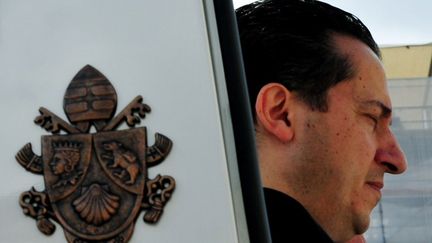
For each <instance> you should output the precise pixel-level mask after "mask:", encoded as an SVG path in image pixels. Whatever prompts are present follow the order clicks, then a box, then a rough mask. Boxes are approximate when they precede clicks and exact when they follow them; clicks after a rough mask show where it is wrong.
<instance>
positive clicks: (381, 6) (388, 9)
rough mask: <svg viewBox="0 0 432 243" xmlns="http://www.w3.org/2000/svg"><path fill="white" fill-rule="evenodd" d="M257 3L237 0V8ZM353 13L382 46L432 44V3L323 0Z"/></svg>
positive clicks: (416, 1) (427, 1)
mask: <svg viewBox="0 0 432 243" xmlns="http://www.w3.org/2000/svg"><path fill="white" fill-rule="evenodd" d="M251 2H253V0H233V3H234V7H235V8H238V7H240V6H242V5H245V4H248V3H251ZM323 2H327V3H329V4H331V5H334V6H336V7H339V8H341V9H343V10H345V11H348V12H351V13H353V14H354V15H356V16H357V17H359V18H360V19H361V20H362V21H363V23H364V24H365V25H366V26H367V27H368V28H369V30H370V31H371V32H372V35H373V36H374V38H375V40H376V42H377V43H378V44H379V45H381V46H382V45H411V44H426V43H432V17H431V15H432V1H431V0H410V1H408V0H403V1H394V0H323Z"/></svg>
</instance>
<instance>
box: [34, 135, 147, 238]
mask: <svg viewBox="0 0 432 243" xmlns="http://www.w3.org/2000/svg"><path fill="white" fill-rule="evenodd" d="M145 136H146V131H145V128H137V129H130V130H124V131H110V132H100V133H96V134H77V135H67V136H62V135H57V136H44V137H43V138H42V146H43V151H44V154H43V163H44V166H43V167H44V175H45V186H46V188H47V193H48V197H49V199H50V201H51V202H52V207H53V210H54V212H55V214H56V217H57V219H58V220H59V221H60V222H61V224H62V225H63V226H64V228H65V229H66V230H67V231H68V232H69V233H70V234H72V235H74V236H77V237H80V238H84V239H89V240H93V239H94V240H96V239H97V240H100V239H109V238H112V237H114V236H116V235H118V234H121V233H122V232H123V231H125V230H129V229H130V228H131V226H132V225H133V222H134V219H135V218H136V215H137V213H138V212H139V211H140V209H141V203H142V200H143V195H144V189H145V186H144V185H145V178H146V176H147V175H146V167H145V162H146V161H145V149H146V137H145Z"/></svg>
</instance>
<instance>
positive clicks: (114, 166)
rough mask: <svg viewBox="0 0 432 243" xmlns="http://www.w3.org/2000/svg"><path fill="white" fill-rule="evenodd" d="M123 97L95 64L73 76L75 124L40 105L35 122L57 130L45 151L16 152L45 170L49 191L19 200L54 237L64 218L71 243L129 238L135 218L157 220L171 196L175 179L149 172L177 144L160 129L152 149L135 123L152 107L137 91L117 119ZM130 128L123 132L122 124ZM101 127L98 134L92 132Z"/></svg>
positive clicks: (69, 108) (68, 99) (33, 168)
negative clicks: (118, 103)
mask: <svg viewBox="0 0 432 243" xmlns="http://www.w3.org/2000/svg"><path fill="white" fill-rule="evenodd" d="M116 106H117V94H116V92H115V90H114V87H113V86H112V85H111V83H110V82H109V81H108V79H107V78H106V77H105V76H104V75H103V74H102V73H100V72H99V71H98V70H96V69H95V68H93V67H92V66H90V65H87V66H85V67H84V68H82V69H81V70H80V71H79V72H78V73H77V74H76V76H75V77H74V78H73V79H72V81H71V82H70V84H69V87H68V88H67V89H66V93H65V96H64V103H63V108H64V111H65V113H66V115H67V118H68V119H69V121H70V123H67V122H66V121H64V120H62V119H61V118H60V117H58V116H56V115H55V114H53V113H52V112H50V111H49V110H47V109H45V108H40V110H39V112H40V115H39V116H38V117H36V119H35V123H36V124H38V125H40V126H41V127H43V128H45V129H46V130H47V131H49V132H51V133H52V134H53V135H49V136H42V155H41V156H38V155H36V154H35V153H34V152H33V151H32V147H31V144H30V143H28V144H26V145H25V146H24V147H23V148H22V149H21V150H20V151H19V152H18V153H17V155H16V159H17V161H18V162H19V163H20V164H21V165H22V166H23V167H24V168H25V169H26V170H28V171H30V172H32V173H35V174H42V175H43V176H44V180H45V190H44V191H41V192H39V191H36V190H35V189H34V188H32V189H31V190H30V191H27V192H24V193H22V194H21V197H20V205H21V207H22V208H23V212H24V214H26V215H28V216H30V217H32V218H34V219H35V220H36V225H37V227H38V229H39V230H40V231H41V232H42V233H44V234H46V235H51V234H52V233H53V232H54V230H55V225H54V224H53V222H52V220H53V221H56V222H57V223H59V224H60V225H61V226H62V227H63V229H64V233H65V236H66V239H67V241H68V242H73V243H81V242H112V243H114V242H115V243H121V242H127V241H128V240H129V239H130V237H131V236H132V232H133V229H134V224H135V221H136V219H137V217H138V214H139V213H140V212H141V211H142V210H146V212H145V214H144V221H145V222H148V223H155V222H157V221H158V220H159V218H160V216H161V214H162V211H163V208H164V206H165V204H166V202H167V201H168V199H169V198H170V197H171V195H172V192H173V190H174V187H175V181H174V179H173V178H172V177H170V176H160V175H158V176H156V178H154V179H149V178H148V177H147V168H148V167H150V166H154V165H157V164H158V163H160V162H162V161H163V160H164V159H165V158H166V156H167V155H168V153H169V152H170V150H171V147H172V142H171V140H170V139H169V138H167V137H166V136H164V135H162V134H158V133H156V135H155V143H154V145H152V146H150V147H149V146H147V137H146V136H147V134H146V128H145V127H139V128H135V125H136V124H138V123H139V122H140V120H141V118H144V117H145V115H146V113H148V112H150V107H149V106H148V105H146V104H144V103H142V97H141V96H138V97H136V98H135V99H134V100H133V101H131V102H130V103H129V105H127V106H126V107H125V108H124V109H123V110H122V111H121V112H120V113H119V114H117V115H116V116H115V117H114V114H115V110H116ZM124 122H125V123H126V124H127V125H128V126H129V127H130V129H127V130H120V131H116V128H117V127H119V126H120V125H121V124H122V123H124ZM92 126H94V128H95V130H96V131H97V132H96V133H91V132H90V128H91V127H92Z"/></svg>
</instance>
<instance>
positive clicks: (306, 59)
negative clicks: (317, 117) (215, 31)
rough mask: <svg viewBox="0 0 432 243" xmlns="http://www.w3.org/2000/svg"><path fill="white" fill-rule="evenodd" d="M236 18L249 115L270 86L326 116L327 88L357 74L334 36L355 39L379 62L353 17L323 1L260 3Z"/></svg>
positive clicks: (365, 31) (374, 48)
mask: <svg viewBox="0 0 432 243" xmlns="http://www.w3.org/2000/svg"><path fill="white" fill-rule="evenodd" d="M236 14H237V23H238V28H239V33H240V41H241V46H242V53H243V60H244V65H245V71H246V78H247V83H248V89H249V96H250V104H251V107H252V111H254V110H255V109H254V105H255V100H256V97H257V95H258V92H259V90H260V89H261V88H262V86H264V85H265V84H267V83H270V82H277V83H281V84H283V85H284V86H285V87H286V88H287V89H289V90H291V91H294V92H295V93H296V95H298V97H299V98H300V99H302V100H303V101H304V102H305V103H306V104H308V105H309V106H310V107H311V108H312V109H318V110H320V111H326V110H327V91H328V90H329V88H331V87H332V86H334V85H336V84H337V83H339V82H341V81H343V80H346V79H348V78H350V77H352V75H354V73H355V70H353V67H352V64H351V61H350V60H349V59H348V57H346V56H344V55H342V54H341V53H340V52H339V51H338V49H337V47H336V46H335V45H334V44H333V39H332V36H333V35H334V34H342V35H347V36H351V37H354V38H356V39H358V40H360V41H362V42H363V43H365V44H366V45H367V46H369V47H370V48H371V49H372V51H373V52H375V54H376V55H377V56H378V57H380V51H379V48H378V46H377V44H376V43H375V41H374V40H373V38H372V35H371V33H370V32H369V30H368V29H367V28H366V26H365V25H364V24H363V23H362V22H361V21H360V20H359V19H358V18H357V17H356V16H354V15H352V14H350V13H347V12H345V11H343V10H341V9H338V8H336V7H333V6H331V5H329V4H326V3H323V2H319V1H314V0H304V1H302V0H264V1H259V2H255V3H252V4H249V5H246V6H243V7H241V8H239V9H237V10H236ZM254 118H255V113H254Z"/></svg>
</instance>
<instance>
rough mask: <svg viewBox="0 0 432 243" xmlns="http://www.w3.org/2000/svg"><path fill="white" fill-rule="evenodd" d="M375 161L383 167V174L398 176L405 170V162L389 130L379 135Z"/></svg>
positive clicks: (400, 149)
mask: <svg viewBox="0 0 432 243" xmlns="http://www.w3.org/2000/svg"><path fill="white" fill-rule="evenodd" d="M378 140H379V147H378V150H377V152H376V154H375V161H376V162H377V163H379V164H380V165H381V166H384V167H385V172H387V173H391V174H400V173H402V172H404V171H405V170H406V169H407V160H406V157H405V154H404V152H403V151H402V148H401V147H400V145H399V143H398V141H397V139H396V137H395V135H394V134H393V132H392V131H391V130H390V129H387V131H386V132H385V134H381V135H380V138H379V139H378Z"/></svg>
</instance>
